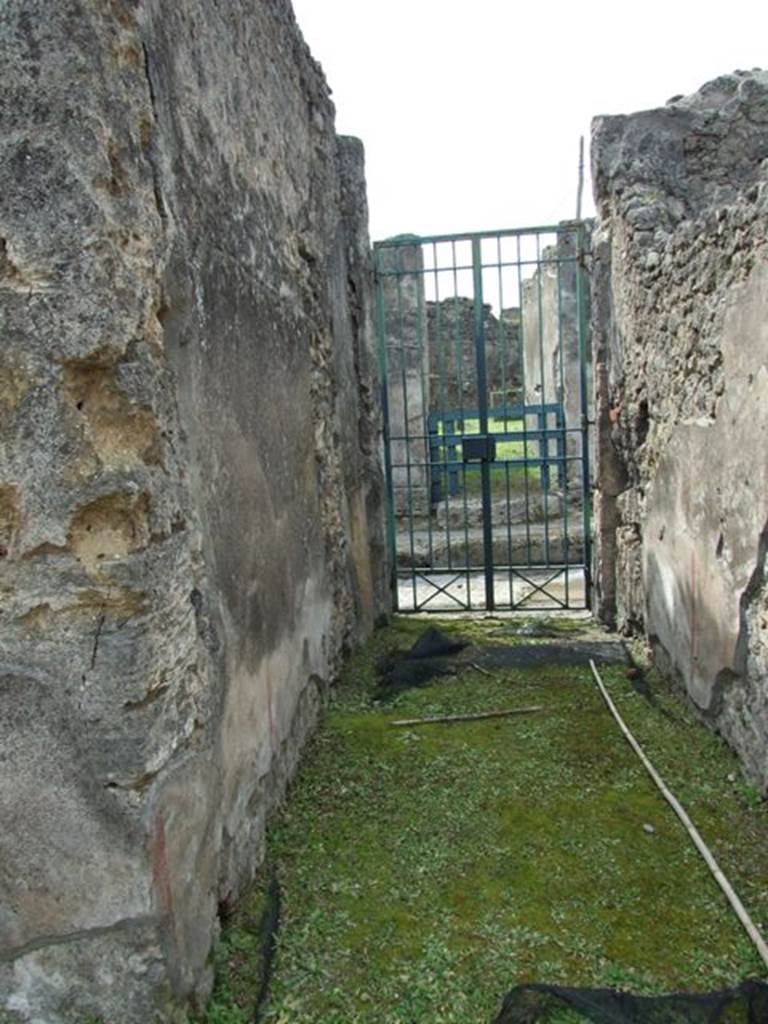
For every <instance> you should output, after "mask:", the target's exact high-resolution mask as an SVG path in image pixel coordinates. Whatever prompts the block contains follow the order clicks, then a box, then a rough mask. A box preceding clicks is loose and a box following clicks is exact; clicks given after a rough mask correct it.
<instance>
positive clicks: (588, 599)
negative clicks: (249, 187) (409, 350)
mask: <svg viewBox="0 0 768 1024" xmlns="http://www.w3.org/2000/svg"><path fill="white" fill-rule="evenodd" d="M565 232H571V233H573V234H574V235H575V237H576V240H577V246H576V253H575V256H574V258H573V265H574V267H575V271H576V320H577V324H578V360H579V404H580V423H579V425H578V428H568V429H578V430H579V436H580V438H581V457H580V461H581V492H582V517H581V518H582V545H583V566H579V567H580V568H583V573H584V608H585V609H587V610H588V609H590V608H591V607H592V591H593V579H592V549H593V538H592V480H591V445H590V438H589V428H590V426H592V425H593V423H594V421H593V420H591V419H590V416H589V385H588V378H587V372H588V358H587V348H588V342H589V336H590V315H589V296H590V290H589V285H588V275H589V270H588V263H587V257H588V256H589V255H590V254H591V249H590V245H589V243H590V239H591V231H590V227H589V222H588V221H585V220H583V219H579V220H563V221H560V222H559V223H558V224H547V225H535V226H533V227H525V228H505V229H501V230H488V231H469V232H458V233H455V234H439V235H411V234H403V235H397V236H394V237H392V238H389V239H383V240H380V241H376V242H374V243H373V246H372V250H371V264H372V273H373V279H374V290H375V297H376V335H377V345H376V348H377V353H378V368H379V380H380V393H381V409H382V424H383V442H384V476H385V502H384V504H385V513H386V540H387V551H388V558H389V576H390V587H391V592H392V596H393V600H394V605H395V609H396V611H398V613H399V614H417V613H424V612H426V613H428V614H442V615H452V614H457V612H455V611H454V610H453V609H444V608H427V607H426V606H423V607H421V608H414V609H413V610H409V609H399V608H398V573H397V532H396V524H395V510H394V485H393V473H392V455H391V441H390V429H389V425H390V417H389V395H388V387H387V382H388V378H387V351H386V307H385V303H384V295H383V287H382V283H381V282H382V277H384V276H399V275H398V274H394V275H392V274H387V273H386V272H385V271H381V270H380V265H379V256H380V253H382V252H384V251H386V250H393V249H398V248H405V247H416V246H420V247H421V246H426V245H439V244H441V243H456V242H469V243H471V247H472V276H473V296H472V300H473V307H474V308H473V319H474V324H473V327H474V336H473V342H474V349H475V363H476V369H477V392H478V396H477V397H478V413H479V432H478V437H479V438H480V437H484V438H487V437H488V436H489V435H488V419H489V411H490V404H489V394H488V382H487V366H486V346H485V331H484V324H483V261H482V253H481V243H482V241H483V240H484V239H488V238H497V239H501V238H514V237H517V238H521V237H524V236H537V237H538V236H540V235H544V234H553V235H555V236H559V235H560V234H561V233H565ZM539 263H540V265H545V263H544V262H542V261H539ZM421 273H422V274H424V273H425V272H424V271H422V272H421ZM456 297H457V298H458V297H459V296H456ZM520 303H521V307H520V308H521V311H522V293H521V295H520ZM534 408H537V407H534ZM406 436H407V435H406ZM536 461H537V460H535V459H530V460H529V459H527V458H526V459H525V463H526V464H529V463H530V464H533V463H535V462H536ZM566 472H567V469H566ZM480 473H481V499H482V520H483V563H484V564H483V570H484V582H485V608H484V609H483V610H484V611H486V612H489V613H492V612H494V611H495V610H496V601H495V597H494V584H495V580H494V573H495V568H496V567H495V565H494V559H493V522H492V514H491V513H492V508H491V504H492V494H491V470H490V465H489V462H488V460H487V459H482V460H481V462H480ZM520 568H521V569H523V568H525V569H535V568H537V567H536V566H535V565H529V566H521V567H520ZM544 568H549V567H548V566H547V567H544ZM412 571H415V570H412ZM448 571H449V572H450V571H452V570H451V569H449V570H448ZM562 571H563V570H559V571H558V573H557V575H560V573H561V572H562ZM564 571H565V572H566V573H567V572H568V571H569V566H568V565H566V566H565V568H564ZM529 582H531V581H529ZM550 582H552V581H551V580H549V581H547V582H545V583H544V584H543V585H542V586H541V587H536V586H535V585H533V586H534V588H535V589H534V592H535V591H537V590H543V591H544V592H545V593H546V590H545V588H546V586H547V585H548V584H549V583H550ZM432 585H433V586H435V588H436V590H437V591H440V590H443V589H447V587H448V586H450V584H447V585H446V588H440V587H438V586H437V584H436V583H433V584H432ZM510 597H511V594H510ZM526 599H527V597H526V598H524V599H523V600H524V601H525V600H526ZM563 609H569V606H568V605H567V604H566V605H563ZM472 610H473V609H472V608H471V606H470V607H467V608H466V609H460V610H459V611H472ZM502 610H503V611H505V612H515V611H521V612H523V613H525V612H526V611H533V610H534V609H525V608H523V607H521V605H515V604H514V603H513V602H512V601H510V607H504V608H503V609H502ZM552 610H553V611H554V610H556V609H552Z"/></svg>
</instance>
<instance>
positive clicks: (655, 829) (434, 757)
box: [209, 619, 768, 1024]
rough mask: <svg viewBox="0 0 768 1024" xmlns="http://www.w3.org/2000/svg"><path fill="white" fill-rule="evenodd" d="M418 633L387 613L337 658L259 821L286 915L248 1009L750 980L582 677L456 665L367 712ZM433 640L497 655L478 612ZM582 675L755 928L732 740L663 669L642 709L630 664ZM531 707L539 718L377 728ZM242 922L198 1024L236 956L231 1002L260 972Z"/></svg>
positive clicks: (747, 827) (396, 1016)
mask: <svg viewBox="0 0 768 1024" xmlns="http://www.w3.org/2000/svg"><path fill="white" fill-rule="evenodd" d="M424 628H425V624H424V622H423V621H419V620H413V619H411V620H402V619H400V620H397V619H396V620H394V621H393V623H392V625H391V626H389V627H388V628H386V629H384V630H381V631H379V632H378V633H377V634H376V635H375V637H374V638H373V639H372V640H371V642H370V643H369V644H368V645H367V646H366V648H365V649H364V650H363V651H361V652H360V653H358V654H357V655H356V656H354V657H353V658H351V659H350V661H349V663H348V665H347V668H346V672H345V675H344V679H343V681H342V683H341V685H340V686H339V687H338V689H337V691H336V693H335V695H334V698H333V701H332V704H331V706H330V708H329V709H328V712H327V714H326V716H325V720H324V724H323V726H322V728H321V729H320V731H319V732H318V734H317V735H316V737H315V739H314V740H313V742H312V744H311V747H310V749H309V750H308V751H307V753H306V755H305V757H304V760H303V765H302V769H301V771H300V773H299V777H298V778H297V780H296V782H295V784H294V785H293V787H292V792H291V795H290V799H289V800H288V802H287V805H286V807H285V809H284V811H283V813H282V814H281V815H280V816H279V817H278V818H277V820H275V822H274V823H273V826H272V829H271V832H270V840H269V848H270V857H271V859H272V861H273V862H274V864H275V866H276V870H277V873H278V877H279V883H280V889H281V894H282V918H281V927H280V931H279V934H278V941H277V956H276V959H275V963H274V971H273V976H272V979H271V985H270V998H269V1002H268V1005H267V1007H266V1009H265V1012H264V1013H263V1015H262V1019H263V1020H266V1021H271V1022H280V1024H288V1022H301V1024H315V1022H316V1024H355V1022H368V1021H371V1022H373V1021H375V1022H381V1024H388V1022H391V1024H413V1022H416V1021H418V1022H419V1024H432V1022H434V1024H438V1022H440V1024H452V1022H457V1024H458V1022H461V1024H468V1022H483V1021H490V1020H491V1019H492V1018H493V1016H494V1014H496V1013H497V1012H498V1011H499V1009H500V1007H501V1003H502V1000H503V997H504V995H505V993H506V992H507V991H508V990H509V989H511V988H512V987H513V986H515V985H520V984H524V983H529V982H545V983H554V984H564V985H570V986H577V985H590V986H612V987H617V988H625V989H631V990H632V991H634V992H636V993H641V994H660V993H663V992H674V991H706V990H712V989H716V988H722V987H726V986H729V985H732V984H737V983H738V982H739V981H741V980H742V979H743V978H745V977H749V976H753V977H762V976H763V974H764V972H763V971H762V965H761V962H760V961H759V958H758V957H757V955H756V953H755V952H754V950H753V947H752V946H751V944H750V942H749V941H748V939H747V938H746V936H745V935H744V933H743V931H742V929H741V926H740V925H739V924H738V922H737V920H736V919H735V917H734V916H733V914H732V912H731V911H730V910H729V908H728V906H727V904H726V901H725V899H724V897H723V896H722V895H721V893H720V890H719V889H718V887H717V885H716V884H715V882H714V880H713V879H712V878H711V876H710V874H709V872H708V871H707V869H706V867H705V865H704V864H703V863H702V861H701V859H700V857H699V855H698V854H697V853H696V851H695V850H694V849H693V847H692V846H691V845H690V842H689V840H688V838H687V836H686V835H685V833H684V831H683V829H682V828H681V826H680V825H679V823H678V822H677V819H676V818H675V817H674V815H673V814H672V812H671V810H670V809H669V808H668V806H667V804H666V803H665V802H664V801H663V800H662V798H661V796H660V795H659V794H658V793H657V791H656V789H655V787H654V786H653V784H652V782H651V781H650V779H649V778H648V776H647V775H646V773H645V772H644V770H643V768H642V766H641V765H640V764H639V762H638V761H637V759H636V757H635V755H634V754H633V753H632V751H631V749H630V748H629V747H628V745H627V744H626V742H625V741H624V740H623V738H622V736H621V734H620V733H619V731H618V729H617V727H616V725H615V723H614V722H613V719H612V718H611V716H610V715H609V713H608V711H607V709H606V708H605V706H604V704H603V701H602V699H601V697H600V694H599V692H598V691H597V688H596V686H595V684H594V682H593V680H592V677H591V674H590V672H589V669H588V668H570V667H569V668H567V669H565V668H561V667H547V666H544V667H538V668H536V669H522V668H516V669H504V670H497V671H494V672H493V673H492V674H491V675H488V674H487V673H480V672H478V671H476V670H473V669H472V668H471V667H468V668H467V667H465V669H464V670H463V671H462V672H461V673H460V674H459V675H457V676H455V677H443V678H439V679H436V680H434V681H433V682H431V683H430V685H428V686H425V687H423V688H420V689H414V690H410V691H406V692H404V693H401V694H400V695H398V696H397V697H396V699H395V700H394V701H393V702H390V703H388V704H387V705H386V706H376V705H375V704H372V703H371V694H372V693H373V692H374V691H375V688H376V667H377V665H378V664H379V663H380V660H381V658H382V657H383V656H384V655H385V654H386V653H387V652H388V651H391V650H392V649H396V648H400V649H403V650H405V649H407V648H408V647H410V645H411V644H412V643H413V641H414V640H415V639H416V637H417V636H418V634H419V633H420V632H421V631H422V630H423V629H424ZM440 628H441V629H442V630H443V631H444V632H446V633H451V632H452V631H453V632H456V633H459V634H461V635H462V636H464V637H465V638H467V639H469V640H471V641H474V642H475V643H479V642H482V643H489V642H494V641H495V640H498V641H500V642H504V643H514V642H516V638H515V634H514V633H513V632H512V631H511V630H507V629H506V628H505V627H502V626H500V624H499V623H498V622H479V621H474V622H471V623H468V622H462V623H455V622H451V623H441V624H440ZM514 628H519V626H517V625H514ZM583 628H584V629H588V628H589V624H587V625H586V626H584V627H583ZM501 629H503V633H502V634H501V635H500V630H501ZM571 631H573V632H575V633H578V631H579V627H576V628H575V629H573V628H572V627H571V625H570V624H558V623H557V622H555V623H554V625H551V628H550V629H549V630H548V631H547V632H548V634H551V633H552V632H556V633H561V634H563V635H564V636H567V635H569V634H570V632H571ZM530 641H531V637H530V635H526V634H523V635H521V636H520V642H526V643H529V642H530ZM602 674H603V678H604V679H605V681H606V685H607V686H608V688H609V690H610V692H611V695H612V696H613V698H614V700H615V701H616V703H617V705H618V706H619V709H620V711H621V712H622V714H623V715H624V716H625V718H626V720H627V722H628V724H629V726H630V728H631V729H632V730H633V731H635V733H636V735H637V736H638V739H639V740H640V742H641V743H643V744H644V746H645V747H646V750H647V752H648V754H649V756H650V757H651V758H652V760H654V762H655V763H656V766H657V768H658V769H659V770H660V771H661V773H662V774H663V775H664V776H665V778H666V780H667V782H668V784H669V785H670V786H671V788H672V789H673V790H674V791H675V792H676V793H677V795H678V797H679V798H680V799H681V801H682V802H683V804H684V805H685V806H686V807H687V809H688V811H689V813H690V814H691V816H692V818H693V820H694V821H695V822H696V824H697V825H698V827H699V829H700V830H701V832H702V834H703V835H704V838H705V840H706V841H707V842H708V843H709V844H710V845H711V846H712V849H713V852H714V853H715V855H716V857H717V858H718V859H719V860H720V863H721V866H722V867H723V869H724V870H725V871H726V873H727V874H728V875H729V877H730V878H731V881H732V882H733V884H734V885H735V887H736V889H737V891H739V893H740V895H741V897H742V899H743V900H744V902H745V904H746V905H747V907H748V908H749V909H750V912H751V913H752V915H753V917H754V918H755V920H756V921H757V922H758V923H760V924H763V925H764V926H765V925H766V924H768V885H767V884H766V880H767V879H768V841H767V840H768V821H767V820H766V818H767V815H766V806H765V804H762V803H760V802H758V801H755V800H754V799H753V798H752V796H751V794H750V791H749V789H748V788H747V787H745V786H744V785H743V784H742V783H741V782H740V781H735V782H734V781H733V779H734V778H736V779H737V780H739V779H740V778H741V776H740V774H739V772H738V768H737V766H736V764H735V762H734V760H733V757H732V755H731V754H730V752H729V751H728V749H727V748H726V747H725V745H724V744H723V743H722V742H721V741H720V740H719V739H718V738H717V737H716V736H714V735H712V734H711V733H710V732H708V731H707V730H705V729H703V728H702V727H700V726H699V725H698V724H696V723H695V722H694V721H693V720H692V719H691V718H690V717H689V715H688V714H687V712H686V710H685V708H684V706H683V705H682V704H681V702H680V701H679V700H678V698H677V697H676V695H675V694H673V693H672V692H671V691H670V690H669V689H668V688H667V687H666V686H665V685H664V684H662V682H661V681H660V680H658V679H656V678H654V677H653V675H652V674H650V675H648V676H647V677H646V683H647V685H648V686H649V687H650V689H651V691H652V698H653V701H652V702H651V701H650V700H649V699H648V697H647V695H646V696H643V695H642V694H640V693H638V692H637V691H636V689H634V688H633V687H632V685H631V684H630V682H629V681H628V679H627V669H626V666H611V667H606V668H604V669H603V670H602ZM529 705H541V706H543V708H544V711H542V712H541V713H538V714H531V715H525V716H519V717H513V718H498V719H486V720H483V721H477V722H462V723H453V724H436V725H428V726H421V727H415V728H394V727H392V726H391V725H390V722H391V721H392V720H394V719H399V718H410V717H427V716H434V715H441V714H462V713H469V712H476V711H483V710H490V709H496V708H502V707H515V706H529ZM651 829H652V831H651ZM238 928H241V930H242V923H241V922H240V923H236V926H235V930H230V932H229V933H225V935H224V943H223V947H222V948H223V949H225V950H226V952H225V953H224V954H223V956H224V969H223V970H222V969H221V964H220V970H219V979H220V980H219V984H218V988H217V993H216V1001H215V1002H214V1007H215V1012H216V1013H218V1014H219V1016H214V1015H213V1012H214V1011H212V1013H211V1015H210V1016H209V1021H211V1022H213V1021H216V1022H218V1024H239V1022H240V1020H241V1018H240V1017H238V1016H231V1017H228V1016H226V1015H224V1014H225V1011H227V1009H228V1006H230V1005H232V1006H235V1007H236V1008H238V1007H240V1006H241V1005H242V1004H243V1003H247V1001H248V996H247V994H245V995H244V994H243V992H241V991H240V989H239V988H238V987H237V986H238V985H239V981H238V982H237V983H235V982H234V981H233V961H234V963H235V971H234V975H235V976H236V977H237V978H240V977H241V976H242V977H244V979H245V980H244V985H245V987H246V991H247V987H248V984H249V977H250V978H251V979H252V977H253V975H254V974H258V968H256V969H255V971H254V972H251V970H250V968H249V966H248V951H247V949H240V948H239V947H238V942H240V941H241V940H236V939H234V936H236V935H238V934H240V932H239V931H237V929H238ZM245 932H246V933H247V932H248V929H247V928H246V929H245ZM242 942H245V939H243V940H242ZM241 952H242V953H243V956H242V957H240V954H241ZM227 991H231V992H232V993H233V998H232V999H230V997H229V996H228V995H227ZM235 993H239V994H238V995H236V996H235V995H234V994H235ZM250 995H253V992H251V993H250ZM228 999H230V1002H229V1003H228ZM251 1009H252V1006H251ZM233 1012H234V1011H233ZM243 1019H247V1018H243Z"/></svg>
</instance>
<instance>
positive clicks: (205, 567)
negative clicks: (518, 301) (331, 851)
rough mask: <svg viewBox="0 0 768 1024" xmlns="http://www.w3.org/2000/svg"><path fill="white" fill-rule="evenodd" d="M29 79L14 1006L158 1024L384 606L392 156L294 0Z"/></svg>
mask: <svg viewBox="0 0 768 1024" xmlns="http://www.w3.org/2000/svg"><path fill="white" fill-rule="evenodd" d="M0 65H1V66H2V68H3V81H2V84H1V85H0V131H1V133H2V135H1V138H2V144H1V145H0V436H2V449H1V450H0V556H1V557H0V594H1V597H2V600H0V751H1V752H2V753H1V754H0V822H2V829H1V830H0V1016H3V1012H5V1014H6V1016H3V1020H6V1017H7V1015H8V1014H10V1019H12V1020H15V1019H17V1018H18V1019H19V1020H25V1021H26V1020H32V1019H35V1020H44V1021H46V1022H51V1024H56V1022H59V1021H64V1020H67V1021H70V1020H84V1019H85V1018H86V1017H88V1018H89V1019H90V1018H91V1017H92V1018H94V1019H95V1018H98V1019H100V1020H103V1021H105V1024H106V1022H120V1024H131V1022H134V1021H135V1022H141V1024H148V1022H149V1021H154V1020H156V1019H170V1018H171V1017H172V1016H173V1015H174V1014H175V1012H176V1010H175V1009H174V1008H178V1007H182V1006H183V1005H184V1004H185V1003H187V1002H188V1001H189V1000H194V999H195V998H201V997H204V996H205V994H206V990H207V986H208V985H209V984H210V966H209V952H210V948H211V944H212V940H213V938H214V934H215V928H216V919H217V909H218V908H220V907H222V906H224V907H226V906H227V905H230V904H231V902H232V901H233V900H234V899H236V897H237V895H238V893H239V892H240V891H241V890H242V887H243V885H244V884H245V883H247V882H248V880H249V879H250V877H251V876H252V874H253V871H254V869H255V867H256V866H257V864H258V862H259V858H260V856H261V853H262V849H261V848H262V842H263V834H264V820H265V815H266V813H267V812H268V810H269V808H270V807H271V806H273V805H274V803H275V801H276V800H277V799H279V797H280V794H281V793H282V791H283V788H284V785H285V782H286V780H287V778H288V777H289V775H290V773H291V771H292V769H293V767H294V765H295V762H296V758H297V754H298V750H299V748H300V745H301V742H302V740H303V738H304V736H305V735H306V733H307V731H308V730H309V729H310V728H311V726H312V723H313V721H314V718H315V716H316V713H317V709H318V705H319V702H320V700H321V696H322V692H323V690H324V688H325V687H326V685H327V684H328V682H329V681H330V680H332V679H333V677H334V675H335V673H336V671H337V669H338V666H339V659H340V656H341V654H342V652H343V650H344V649H345V648H347V647H349V646H351V645H353V644H354V643H356V642H357V641H358V640H359V639H360V638H361V637H362V636H363V635H365V633H366V632H367V631H368V630H369V629H370V628H371V625H372V623H373V620H374V618H375V617H376V615H377V614H378V613H379V612H380V611H381V610H382V608H383V607H384V605H385V597H384V594H385V558H384V545H383V540H382V530H381V514H380V510H381V477H380V473H379V466H378V461H379V460H378V413H377V408H376V396H377V389H376V386H375V380H374V377H373V370H372V367H373V366H374V365H375V361H374V360H373V357H372V352H373V348H374V346H373V339H372V330H371V309H370V295H369V280H368V265H367V252H368V240H367V224H366V220H367V217H366V204H365V194H364V183H363V171H362V151H361V147H360V146H359V144H358V143H357V142H355V141H354V140H349V139H339V138H337V137H336V135H335V133H334V113H333V107H332V104H331V102H330V100H329V96H328V89H327V87H326V84H325V81H324V78H323V76H322V73H321V72H320V70H319V68H318V66H317V65H316V64H315V63H314V62H313V60H312V58H311V57H310V55H309V53H308V51H307V49H306V47H305V45H304V43H303V41H302V39H301V36H300V34H299V32H298V30H297V27H296V24H295V22H294V18H293V14H292V11H291V7H290V4H289V2H288V0H258V2H254V0H223V2H222V0H184V2H183V3H177V4H162V3H160V2H159V0H140V2H136V0H108V2H105V0H62V2H60V3H56V4H50V3H45V2H43V0H7V2H6V3H5V4H4V5H3V7H2V11H1V12H0Z"/></svg>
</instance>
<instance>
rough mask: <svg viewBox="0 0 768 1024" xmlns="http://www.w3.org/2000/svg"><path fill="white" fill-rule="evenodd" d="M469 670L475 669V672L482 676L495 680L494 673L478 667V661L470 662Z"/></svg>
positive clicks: (480, 666)
mask: <svg viewBox="0 0 768 1024" xmlns="http://www.w3.org/2000/svg"><path fill="white" fill-rule="evenodd" d="M468 668H471V669H474V670H475V672H480V673H481V675H484V676H490V677H491V679H493V672H489V671H488V669H487V668H483V666H482V665H478V664H477V662H476V661H470V663H469V665H468Z"/></svg>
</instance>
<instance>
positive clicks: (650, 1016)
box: [493, 981, 768, 1024]
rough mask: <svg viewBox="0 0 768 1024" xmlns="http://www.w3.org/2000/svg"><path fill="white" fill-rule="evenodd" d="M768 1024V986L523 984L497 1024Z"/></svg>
mask: <svg viewBox="0 0 768 1024" xmlns="http://www.w3.org/2000/svg"><path fill="white" fill-rule="evenodd" d="M579 1022H584V1024H768V985H766V984H764V983H763V982H760V981H745V982H743V983H742V984H741V985H739V987H738V988H734V989H727V990H726V991H724V992H713V993H705V994H698V995H684V994H678V995H668V996H634V995H631V994H630V993H628V992H617V991H615V990H614V989H605V988H596V989H590V988H562V987H560V986H558V985H521V986H519V987H518V988H513V989H512V991H511V992H510V993H509V994H508V995H507V997H506V999H505V1000H504V1005H503V1007H502V1010H501V1013H500V1014H499V1015H498V1017H496V1018H495V1019H494V1021H493V1024H579Z"/></svg>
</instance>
